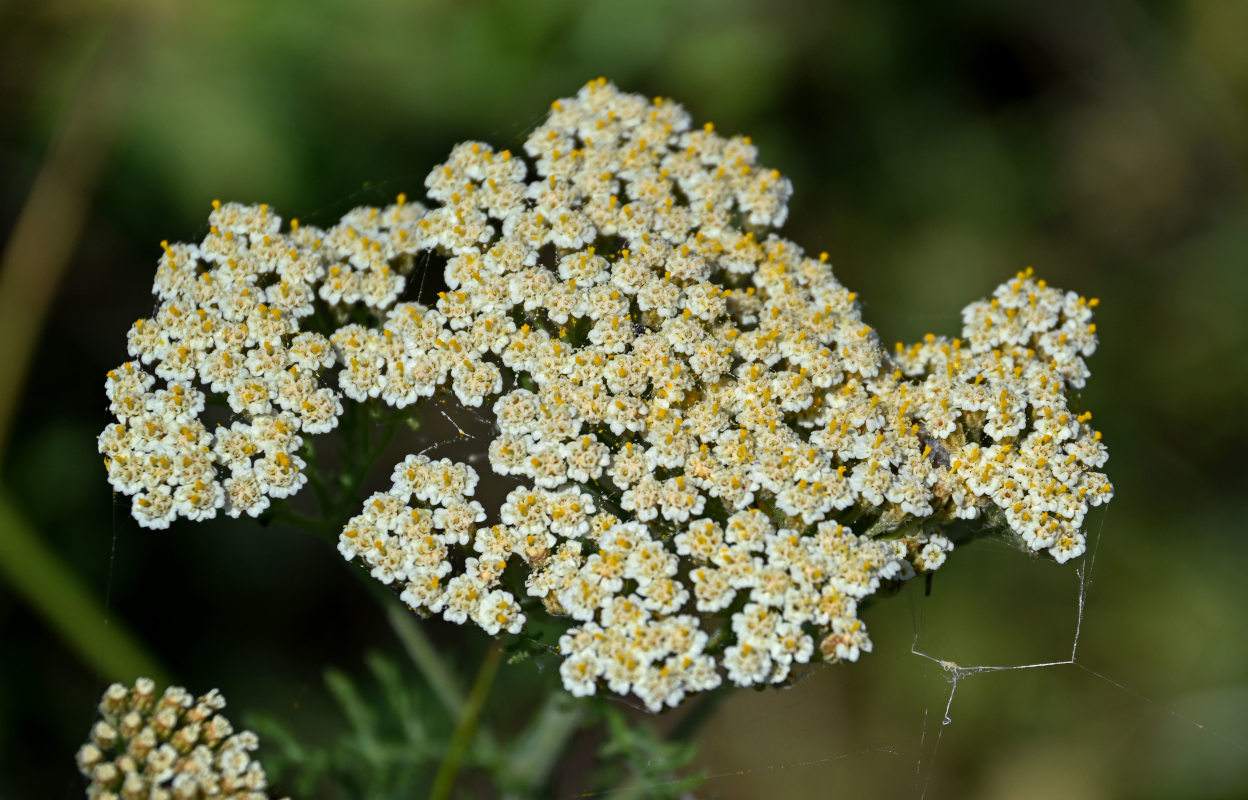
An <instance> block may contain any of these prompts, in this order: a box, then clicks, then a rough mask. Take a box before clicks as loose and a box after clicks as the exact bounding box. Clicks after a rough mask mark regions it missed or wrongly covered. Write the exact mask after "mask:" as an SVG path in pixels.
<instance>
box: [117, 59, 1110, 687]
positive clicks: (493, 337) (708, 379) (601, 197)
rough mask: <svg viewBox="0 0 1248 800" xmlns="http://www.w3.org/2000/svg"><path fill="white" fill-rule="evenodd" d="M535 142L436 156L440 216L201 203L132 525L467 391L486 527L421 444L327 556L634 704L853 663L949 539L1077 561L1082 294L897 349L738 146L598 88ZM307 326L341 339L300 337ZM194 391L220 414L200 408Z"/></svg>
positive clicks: (550, 120)
mask: <svg viewBox="0 0 1248 800" xmlns="http://www.w3.org/2000/svg"><path fill="white" fill-rule="evenodd" d="M525 151H526V153H527V154H528V156H529V157H530V158H531V159H532V161H531V162H529V163H526V161H525V160H524V159H522V158H521V157H520V156H519V155H517V154H513V153H510V152H507V151H503V152H496V151H495V150H493V149H492V148H491V147H490V146H489V145H487V144H483V143H475V142H469V143H465V144H461V145H459V146H457V147H456V148H455V149H454V150H453V151H452V153H451V155H450V157H449V159H448V160H447V161H446V163H444V164H441V165H439V166H437V167H436V168H435V169H434V170H433V171H432V172H431V173H430V174H429V176H428V178H427V179H426V181H425V185H426V187H427V189H428V192H427V193H428V197H429V199H430V201H431V204H430V206H428V207H426V206H425V205H422V204H419V203H415V202H409V201H407V200H406V198H405V197H403V196H402V195H400V196H399V199H398V201H397V202H396V203H395V204H393V205H391V206H388V207H385V208H357V209H355V210H353V211H351V212H350V213H349V214H347V215H346V216H345V217H344V218H343V219H342V220H341V221H340V222H339V224H338V225H336V226H334V227H332V228H330V229H328V230H318V229H314V228H310V227H306V226H298V225H297V224H296V223H295V222H294V221H292V223H291V225H290V227H289V229H288V230H286V231H285V232H283V231H282V230H281V226H280V223H279V220H278V218H277V217H276V216H274V215H273V213H272V212H271V210H270V209H268V208H267V207H266V206H258V207H247V206H239V205H234V204H226V205H216V206H215V207H214V210H213V212H212V214H211V215H210V218H209V220H210V223H211V225H212V227H211V232H210V233H209V235H208V237H207V238H206V239H205V240H204V241H203V242H201V243H199V244H198V245H173V246H167V247H166V249H165V256H164V258H162V260H161V263H160V266H159V268H158V272H157V277H156V289H155V290H156V294H157V295H158V297H159V299H160V306H159V308H158V309H157V312H156V313H155V315H154V316H153V318H152V319H147V320H141V321H140V322H138V323H136V324H135V326H134V328H133V329H132V331H131V333H130V337H129V348H130V354H131V356H132V357H133V358H134V359H135V360H134V361H131V362H129V363H127V364H124V365H122V366H121V367H119V368H117V369H116V370H114V371H113V372H111V373H110V374H109V379H108V383H107V390H108V396H109V399H110V401H111V405H110V410H111V411H112V412H113V413H114V414H115V415H116V417H117V420H116V422H115V423H114V424H112V425H110V426H109V427H108V428H107V429H106V430H105V431H104V432H103V434H101V436H100V450H101V452H103V453H104V454H105V455H106V457H107V464H108V470H109V477H110V480H111V481H112V483H113V486H114V487H115V488H116V489H117V490H118V491H120V492H124V493H126V494H130V495H133V496H134V506H133V508H134V516H135V518H136V519H137V520H138V521H139V522H140V524H143V525H146V526H148V527H165V526H167V525H168V524H169V523H170V521H171V520H173V519H174V518H176V517H179V516H182V517H187V518H190V519H204V518H208V517H211V516H213V515H214V514H215V513H216V512H217V511H224V512H225V513H227V514H230V515H233V516H238V515H240V514H243V513H247V514H249V515H252V516H255V515H257V514H259V513H261V512H263V511H264V510H265V509H266V508H267V507H268V505H269V503H270V499H271V498H273V499H276V498H284V497H287V496H289V495H291V494H293V493H294V492H296V491H298V490H299V489H300V488H301V487H302V486H303V484H304V482H305V480H306V478H305V475H304V467H305V463H304V460H303V459H302V458H301V457H300V455H299V452H300V450H301V447H302V446H303V443H304V437H305V436H306V435H309V434H316V433H324V432H327V431H329V430H332V429H333V428H334V427H335V425H336V423H337V421H338V418H339V416H340V415H341V414H342V413H343V405H342V403H343V402H344V400H343V398H344V397H345V398H346V400H347V401H350V402H354V403H362V404H373V405H375V406H384V407H386V408H389V409H392V410H393V411H392V413H394V414H400V415H401V414H404V413H413V412H412V411H409V412H404V409H406V408H407V407H408V406H414V410H415V408H419V407H420V404H421V401H422V399H424V398H429V397H432V396H444V395H448V394H451V393H453V395H454V397H455V398H457V399H458V402H459V403H461V404H463V405H465V406H473V407H485V408H489V409H492V411H493V414H494V422H495V426H496V428H495V432H496V435H495V436H494V438H493V440H492V441H491V442H490V444H489V467H490V469H491V470H492V471H493V472H494V473H496V474H497V475H500V476H509V480H512V481H516V480H519V481H520V485H519V486H518V487H517V488H515V489H514V490H512V491H511V492H510V493H509V494H508V495H507V497H506V500H505V502H503V503H502V505H501V507H500V508H496V509H495V508H490V509H487V508H484V507H483V506H482V504H481V503H480V502H478V501H476V500H473V499H471V498H472V497H473V495H474V491H475V488H476V485H477V482H478V479H479V478H480V477H481V476H479V475H478V474H477V472H476V470H474V469H473V468H472V467H471V466H469V465H467V464H463V463H454V462H451V461H449V460H446V459H443V460H440V461H433V460H430V459H429V458H427V457H425V456H424V455H412V456H409V457H408V458H407V459H405V460H404V461H403V462H401V463H400V464H398V465H397V466H396V467H395V468H394V472H393V476H392V480H393V486H392V488H391V489H390V490H389V491H387V492H382V493H378V494H375V495H373V496H372V497H370V498H368V499H367V500H366V501H365V502H364V505H363V508H362V510H361V511H360V513H359V514H358V515H357V516H355V517H353V518H352V519H351V520H350V521H349V522H348V523H347V524H346V526H345V528H344V529H343V530H342V532H341V536H340V537H339V549H340V550H341V552H342V554H343V555H344V556H345V557H346V558H348V559H357V558H358V559H360V560H361V561H362V562H364V563H365V564H366V565H367V566H368V567H369V568H370V569H371V571H372V574H373V575H374V576H375V577H376V578H378V579H379V580H381V581H383V582H385V583H387V584H392V585H394V586H396V588H397V589H398V590H399V591H400V592H401V596H402V598H403V600H404V601H405V602H407V603H408V604H409V605H410V606H412V607H413V608H415V609H418V610H420V611H422V612H424V613H432V614H441V615H442V616H443V617H445V618H446V619H448V620H451V621H454V622H459V623H463V622H467V621H470V620H471V621H472V622H473V623H474V624H476V625H478V626H480V627H481V628H483V629H485V630H486V631H487V632H489V633H490V634H497V633H499V632H501V631H504V630H505V631H507V632H509V633H519V632H521V631H523V630H524V629H525V625H526V621H527V615H526V613H525V612H524V611H523V610H522V608H527V609H529V611H530V612H532V611H533V609H534V607H535V605H536V604H535V603H534V602H533V600H532V598H540V600H541V605H544V607H545V609H546V611H548V612H549V613H551V614H555V615H559V616H565V617H570V618H571V619H572V620H573V621H574V626H573V627H571V628H570V629H569V630H568V631H567V633H566V634H565V635H564V636H563V637H562V639H561V640H560V642H559V649H560V652H561V653H562V655H563V656H564V660H563V663H562V666H561V674H562V677H563V681H564V684H565V686H566V687H567V688H568V690H569V691H571V692H572V693H574V694H577V695H588V694H593V693H595V692H596V691H597V690H598V689H599V688H601V687H603V686H605V687H606V688H608V689H609V690H610V691H612V692H616V693H619V694H627V693H632V694H635V695H636V696H638V697H639V698H640V699H641V700H642V701H643V702H644V703H645V704H646V705H647V707H649V708H650V709H652V710H657V709H659V708H661V707H663V706H664V705H675V704H677V703H678V702H679V701H680V700H681V699H682V698H683V697H684V696H685V695H686V694H688V693H691V692H697V691H702V690H706V689H710V688H713V687H715V686H717V685H719V684H720V683H721V682H722V680H723V679H724V678H725V677H726V678H727V679H728V680H730V681H732V682H733V683H735V684H738V685H741V686H747V685H751V684H760V683H775V682H780V681H784V680H785V679H786V677H787V676H788V675H789V673H790V670H791V668H792V665H793V664H794V663H795V662H797V663H802V662H806V661H808V660H810V659H811V658H813V657H816V655H818V656H821V657H822V658H823V659H825V660H831V661H835V660H840V659H848V660H855V659H857V658H858V655H859V653H860V652H862V651H865V650H870V649H871V641H870V639H869V638H868V637H867V632H866V629H865V628H864V626H863V624H862V623H861V621H860V620H859V619H858V616H857V604H858V602H859V601H860V600H862V599H863V598H865V597H867V596H869V595H871V594H872V593H874V592H875V591H876V590H877V589H878V588H879V587H880V585H881V583H882V582H886V581H901V580H905V579H907V578H910V577H912V576H914V575H915V574H916V572H929V571H931V570H935V569H937V568H938V567H940V565H941V564H942V563H944V561H945V559H946V558H947V556H948V553H949V552H950V551H951V550H952V549H953V545H952V543H951V542H950V540H949V539H948V538H947V537H946V536H945V535H944V534H942V532H941V531H942V528H943V527H944V526H945V525H947V524H948V523H950V522H951V521H953V520H956V519H975V518H978V517H981V516H984V517H986V518H987V521H988V522H989V523H991V524H993V525H994V526H995V527H996V528H998V529H1008V531H1010V532H1012V534H1013V535H1014V536H1016V537H1017V538H1018V539H1019V540H1020V541H1021V542H1022V543H1024V544H1025V546H1026V547H1027V548H1029V549H1031V550H1034V551H1037V552H1044V553H1047V554H1048V555H1050V556H1051V557H1053V558H1054V559H1055V560H1057V561H1059V562H1062V561H1066V560H1068V559H1070V558H1073V557H1075V556H1078V555H1080V554H1081V553H1082V552H1083V551H1084V547H1085V544H1084V535H1083V533H1082V532H1081V528H1082V525H1083V521H1084V516H1085V514H1086V513H1087V511H1088V509H1089V507H1090V506H1095V505H1098V504H1100V503H1103V502H1106V501H1107V500H1108V499H1109V498H1110V497H1111V496H1112V488H1111V486H1110V484H1109V482H1108V480H1107V479H1106V477H1105V476H1104V475H1103V474H1101V473H1100V472H1097V471H1096V470H1097V469H1098V468H1100V467H1101V466H1102V465H1103V464H1104V463H1105V460H1106V450H1105V447H1104V445H1102V444H1101V441H1100V434H1099V433H1097V432H1095V431H1093V430H1092V429H1091V428H1090V427H1089V424H1088V422H1089V420H1090V418H1091V415H1090V414H1087V413H1083V414H1080V413H1076V412H1075V411H1072V410H1071V409H1070V407H1069V402H1068V393H1069V392H1070V391H1071V390H1072V389H1077V388H1080V387H1082V386H1083V385H1084V381H1085V379H1086V378H1087V376H1088V370H1087V367H1086V366H1085V364H1084V361H1083V359H1084V357H1086V356H1089V355H1091V353H1092V352H1093V350H1094V349H1095V347H1096V328H1095V325H1094V324H1093V323H1092V322H1091V316H1092V309H1093V308H1094V307H1095V306H1096V304H1097V301H1096V300H1086V299H1085V298H1083V297H1080V296H1078V295H1076V294H1074V293H1069V292H1062V291H1059V290H1057V289H1055V288H1053V287H1050V286H1048V285H1046V284H1045V282H1044V281H1042V280H1037V279H1036V278H1035V277H1034V276H1033V274H1032V271H1031V270H1030V269H1027V270H1025V271H1023V272H1021V273H1019V274H1018V275H1017V276H1016V277H1015V278H1013V279H1012V280H1010V281H1009V282H1007V283H1005V284H1002V285H1001V286H1000V287H998V288H997V290H996V291H995V293H994V294H993V297H992V298H991V299H990V300H987V301H979V302H975V303H972V304H971V305H969V306H967V307H966V309H965V310H964V311H963V330H962V332H961V337H960V338H956V339H947V338H945V337H941V336H934V335H930V334H929V335H928V336H927V337H926V338H925V339H924V341H922V342H919V343H917V344H913V345H910V346H906V345H904V344H898V345H897V346H896V348H895V352H892V353H890V352H888V351H887V350H886V349H885V348H883V347H882V346H881V345H880V342H879V340H878V336H877V335H876V333H875V331H874V330H873V329H872V328H871V327H870V326H869V325H866V324H864V323H863V321H862V318H861V309H860V307H859V305H858V303H857V302H856V296H855V294H854V293H853V292H851V291H849V290H848V289H846V288H845V287H843V286H842V285H841V284H840V283H839V282H838V281H837V280H836V278H835V277H834V276H833V274H832V269H831V267H830V266H829V265H828V263H827V257H826V254H825V255H820V256H819V257H817V258H812V257H809V256H807V255H806V254H805V253H804V252H803V251H802V249H801V248H800V247H799V246H798V245H797V244H794V243H793V242H790V241H787V240H785V239H783V238H781V237H779V236H778V235H776V234H775V233H774V232H773V229H774V228H777V227H779V226H780V225H781V224H782V223H783V222H784V219H785V216H786V214H787V207H786V202H787V200H788V198H789V195H790V194H791V191H792V189H791V186H790V183H789V181H788V179H786V178H784V177H783V176H781V175H780V174H779V173H778V172H776V171H775V170H772V169H768V168H766V167H764V166H762V165H760V164H759V163H758V161H757V151H756V149H755V147H754V145H753V144H752V143H751V141H750V140H749V139H748V138H745V137H740V136H736V137H723V136H721V135H720V134H718V133H717V132H716V131H715V130H714V128H713V127H712V126H711V125H710V124H707V125H705V126H704V127H701V128H693V127H691V124H690V120H689V116H688V114H686V112H685V111H684V109H682V108H681V107H680V106H679V105H676V104H675V103H673V102H671V101H669V100H664V99H655V100H654V101H649V100H647V99H645V98H643V97H640V96H637V95H631V94H623V93H621V92H619V91H618V90H617V89H616V88H615V87H614V86H613V85H611V84H609V83H607V82H606V81H605V80H597V81H593V82H591V83H589V84H588V85H587V86H585V87H584V88H583V89H582V90H581V91H580V92H579V93H578V94H577V96H576V97H574V98H570V99H565V100H560V101H556V102H555V103H554V104H553V105H552V108H551V111H550V114H549V115H548V117H547V119H546V121H545V122H544V123H543V124H542V125H541V126H539V127H538V128H537V129H535V130H534V131H533V132H532V134H531V135H530V136H529V137H528V140H527V141H526V142H525ZM429 252H436V253H438V254H441V255H442V256H444V257H445V258H446V259H447V260H446V267H445V281H446V285H447V287H448V289H447V291H445V292H443V293H441V294H440V295H439V298H438V301H437V303H436V304H435V305H434V307H432V308H427V307H425V306H423V305H421V304H419V303H416V302H411V301H404V300H403V298H404V297H406V296H408V294H407V292H408V290H409V286H408V278H409V276H410V274H411V272H412V270H413V268H414V264H415V257H416V256H417V255H420V254H422V253H429ZM318 309H320V310H319V311H318ZM314 314H315V315H316V316H314ZM320 318H329V319H333V320H336V321H337V322H336V323H335V324H336V327H334V328H332V329H329V330H325V334H326V335H322V334H320V333H315V332H310V331H308V330H305V329H304V327H303V323H305V322H309V321H310V320H315V319H320ZM153 373H154V375H153ZM157 378H159V379H161V380H162V381H163V386H161V387H160V388H155V387H156V386H157ZM205 392H208V393H211V394H213V395H217V396H221V397H224V400H225V402H226V403H228V405H229V408H230V410H231V411H232V413H233V414H234V421H233V422H232V424H231V425H230V426H229V427H225V426H220V427H218V428H217V429H216V430H215V431H210V430H208V429H207V428H206V427H205V426H204V424H203V423H202V422H201V421H200V414H201V412H202V410H203V408H204V400H205ZM490 522H492V523H493V524H487V523H490ZM851 525H852V529H851ZM517 594H523V595H526V596H525V597H518V596H517Z"/></svg>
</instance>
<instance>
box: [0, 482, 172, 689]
mask: <svg viewBox="0 0 1248 800" xmlns="http://www.w3.org/2000/svg"><path fill="white" fill-rule="evenodd" d="M0 575H2V576H3V577H4V578H5V580H7V581H8V583H9V585H10V586H12V587H13V589H14V591H15V592H16V593H17V594H18V595H19V596H20V597H22V598H24V599H25V600H26V602H27V603H29V604H30V606H31V607H32V608H33V609H34V610H35V611H36V612H37V613H38V614H39V615H40V616H42V617H43V618H44V620H45V621H47V623H48V625H49V627H51V628H52V629H53V630H54V631H56V633H57V634H58V635H59V636H60V637H61V639H62V640H63V641H64V642H65V644H66V645H68V646H69V648H70V649H71V650H73V651H74V652H75V653H77V655H78V657H79V658H80V659H82V661H83V663H85V664H87V665H89V666H90V667H91V668H93V669H94V670H96V671H97V672H98V673H99V674H100V675H101V676H102V677H104V678H105V679H107V680H118V681H126V682H131V681H133V680H134V679H135V678H136V677H139V676H145V677H148V678H151V679H152V680H154V681H156V682H157V683H159V684H162V685H168V684H169V678H168V673H167V672H166V671H165V669H164V668H163V667H161V666H160V664H158V663H157V662H156V659H154V658H153V657H152V656H151V655H150V654H149V653H148V652H147V651H146V650H145V649H144V647H143V645H142V644H140V643H139V641H138V639H136V638H135V637H134V635H133V634H131V633H130V631H129V630H127V629H126V627H125V625H123V624H122V623H120V622H118V621H117V620H115V619H114V620H110V619H109V618H108V616H107V615H106V614H105V612H104V609H103V608H101V607H100V604H99V603H98V602H97V601H96V599H95V598H94V597H92V595H91V592H89V591H88V590H87V589H86V587H84V586H83V585H82V582H81V581H79V579H78V577H77V576H76V575H74V574H73V573H72V572H70V570H69V569H67V568H66V567H65V565H64V564H62V563H61V562H60V560H59V559H58V558H57V557H56V555H55V553H54V552H53V551H52V550H50V549H49V548H48V547H47V546H46V545H45V544H44V540H43V539H41V538H40V537H39V535H38V534H37V533H36V532H35V531H34V530H33V529H32V527H31V526H30V524H29V523H28V522H27V521H26V520H25V519H23V518H22V516H21V514H20V513H19V512H18V510H17V509H16V508H15V507H14V505H13V503H12V502H11V501H10V499H9V495H8V493H7V492H5V491H3V490H0Z"/></svg>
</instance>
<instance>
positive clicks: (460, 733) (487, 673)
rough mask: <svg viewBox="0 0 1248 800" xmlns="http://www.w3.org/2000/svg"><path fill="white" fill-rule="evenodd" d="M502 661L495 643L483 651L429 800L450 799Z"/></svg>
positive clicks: (499, 647)
mask: <svg viewBox="0 0 1248 800" xmlns="http://www.w3.org/2000/svg"><path fill="white" fill-rule="evenodd" d="M502 660H503V648H502V646H501V645H500V644H499V643H498V642H494V643H493V644H491V645H490V649H489V650H487V651H486V654H485V658H484V659H483V660H482V662H481V668H480V669H478V670H477V677H476V680H474V681H473V683H472V689H471V690H470V691H469V692H468V701H467V703H466V705H465V706H464V712H463V713H462V714H461V715H460V717H459V722H458V724H456V726H455V732H454V733H452V734H451V744H450V747H449V748H448V749H447V751H446V757H445V758H443V759H442V764H441V765H440V766H439V767H438V774H437V776H436V777H435V778H434V780H433V790H432V791H431V792H430V793H429V798H430V800H446V798H448V797H450V796H451V789H452V788H454V786H455V776H456V775H457V774H458V773H459V765H460V763H461V762H462V761H463V759H464V754H465V753H467V752H468V746H469V745H470V744H471V743H472V735H473V733H474V731H475V730H476V727H477V720H478V718H479V717H480V716H481V711H482V709H484V708H485V700H486V698H487V697H488V696H489V694H490V689H491V688H492V687H493V686H494V677H495V676H496V675H497V674H498V665H499V664H501V663H502Z"/></svg>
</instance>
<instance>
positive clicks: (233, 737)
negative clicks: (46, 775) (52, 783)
mask: <svg viewBox="0 0 1248 800" xmlns="http://www.w3.org/2000/svg"><path fill="white" fill-rule="evenodd" d="M223 708H225V698H223V697H222V696H221V694H220V693H219V692H217V691H216V690H215V689H214V690H213V691H211V692H209V693H208V694H206V695H203V696H202V697H198V698H194V697H192V696H191V695H190V694H189V693H188V692H187V691H186V690H185V689H183V688H181V687H179V686H171V687H169V688H168V689H166V690H165V691H164V693H163V694H161V695H159V696H158V695H157V694H156V686H155V684H154V683H153V682H152V681H151V680H149V679H147V678H139V679H138V680H137V681H135V684H134V686H133V687H129V686H124V685H122V684H120V683H115V684H113V685H112V686H110V687H109V688H108V690H107V691H105V692H104V697H103V698H102V699H101V700H100V706H99V710H100V717H101V719H100V720H99V721H98V722H96V723H95V725H94V726H93V727H92V728H91V736H90V738H89V739H88V741H87V743H86V744H84V745H83V746H82V747H81V748H79V750H78V769H79V771H81V772H82V774H83V775H84V776H86V777H87V779H88V780H89V781H90V783H89V785H88V786H87V797H89V798H92V799H93V800H197V798H208V797H220V798H235V799H236V800H267V798H268V794H267V793H266V792H265V789H266V788H267V785H268V784H267V779H266V778H265V774H264V768H263V767H261V766H260V763H259V762H258V761H255V760H254V759H253V758H252V753H253V752H254V751H255V750H256V748H257V747H258V746H259V740H258V739H257V737H256V735H255V734H254V733H251V732H250V731H241V732H235V731H234V726H233V725H231V724H230V721H229V720H227V719H226V718H225V717H223V716H222V715H221V713H220V712H221V709H223Z"/></svg>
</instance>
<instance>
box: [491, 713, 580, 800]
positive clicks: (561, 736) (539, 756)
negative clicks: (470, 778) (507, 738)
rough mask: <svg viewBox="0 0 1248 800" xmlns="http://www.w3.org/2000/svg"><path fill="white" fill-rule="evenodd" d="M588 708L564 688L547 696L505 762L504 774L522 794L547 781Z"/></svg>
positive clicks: (540, 786)
mask: <svg viewBox="0 0 1248 800" xmlns="http://www.w3.org/2000/svg"><path fill="white" fill-rule="evenodd" d="M586 708H587V706H586V704H584V703H579V702H577V701H576V700H574V699H573V698H572V697H571V696H570V695H569V694H568V693H567V692H564V691H562V690H558V689H557V690H555V692H554V693H552V694H550V695H548V696H547V698H546V702H545V703H543V704H542V707H541V709H539V710H538V712H537V713H536V714H534V716H533V720H532V722H530V723H529V725H528V729H527V730H526V731H525V732H524V734H523V735H522V736H521V737H520V740H519V743H518V744H517V745H516V746H515V748H514V749H513V750H512V752H511V755H510V756H509V757H508V758H507V763H506V765H505V772H504V773H503V774H504V775H505V776H506V778H507V780H508V781H509V782H512V783H513V784H514V786H515V790H514V791H515V792H518V794H519V796H521V797H531V796H534V795H536V794H537V793H538V792H539V791H540V790H541V789H542V787H543V786H545V785H546V782H547V780H548V779H549V776H550V772H551V770H553V769H554V768H555V765H556V764H557V763H559V757H560V756H561V755H563V752H564V750H565V749H566V748H567V746H568V740H569V739H571V738H572V734H573V733H575V732H576V729H577V728H579V727H580V726H581V722H582V721H583V720H584V719H585V710H586ZM508 794H510V792H509V793H508Z"/></svg>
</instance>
